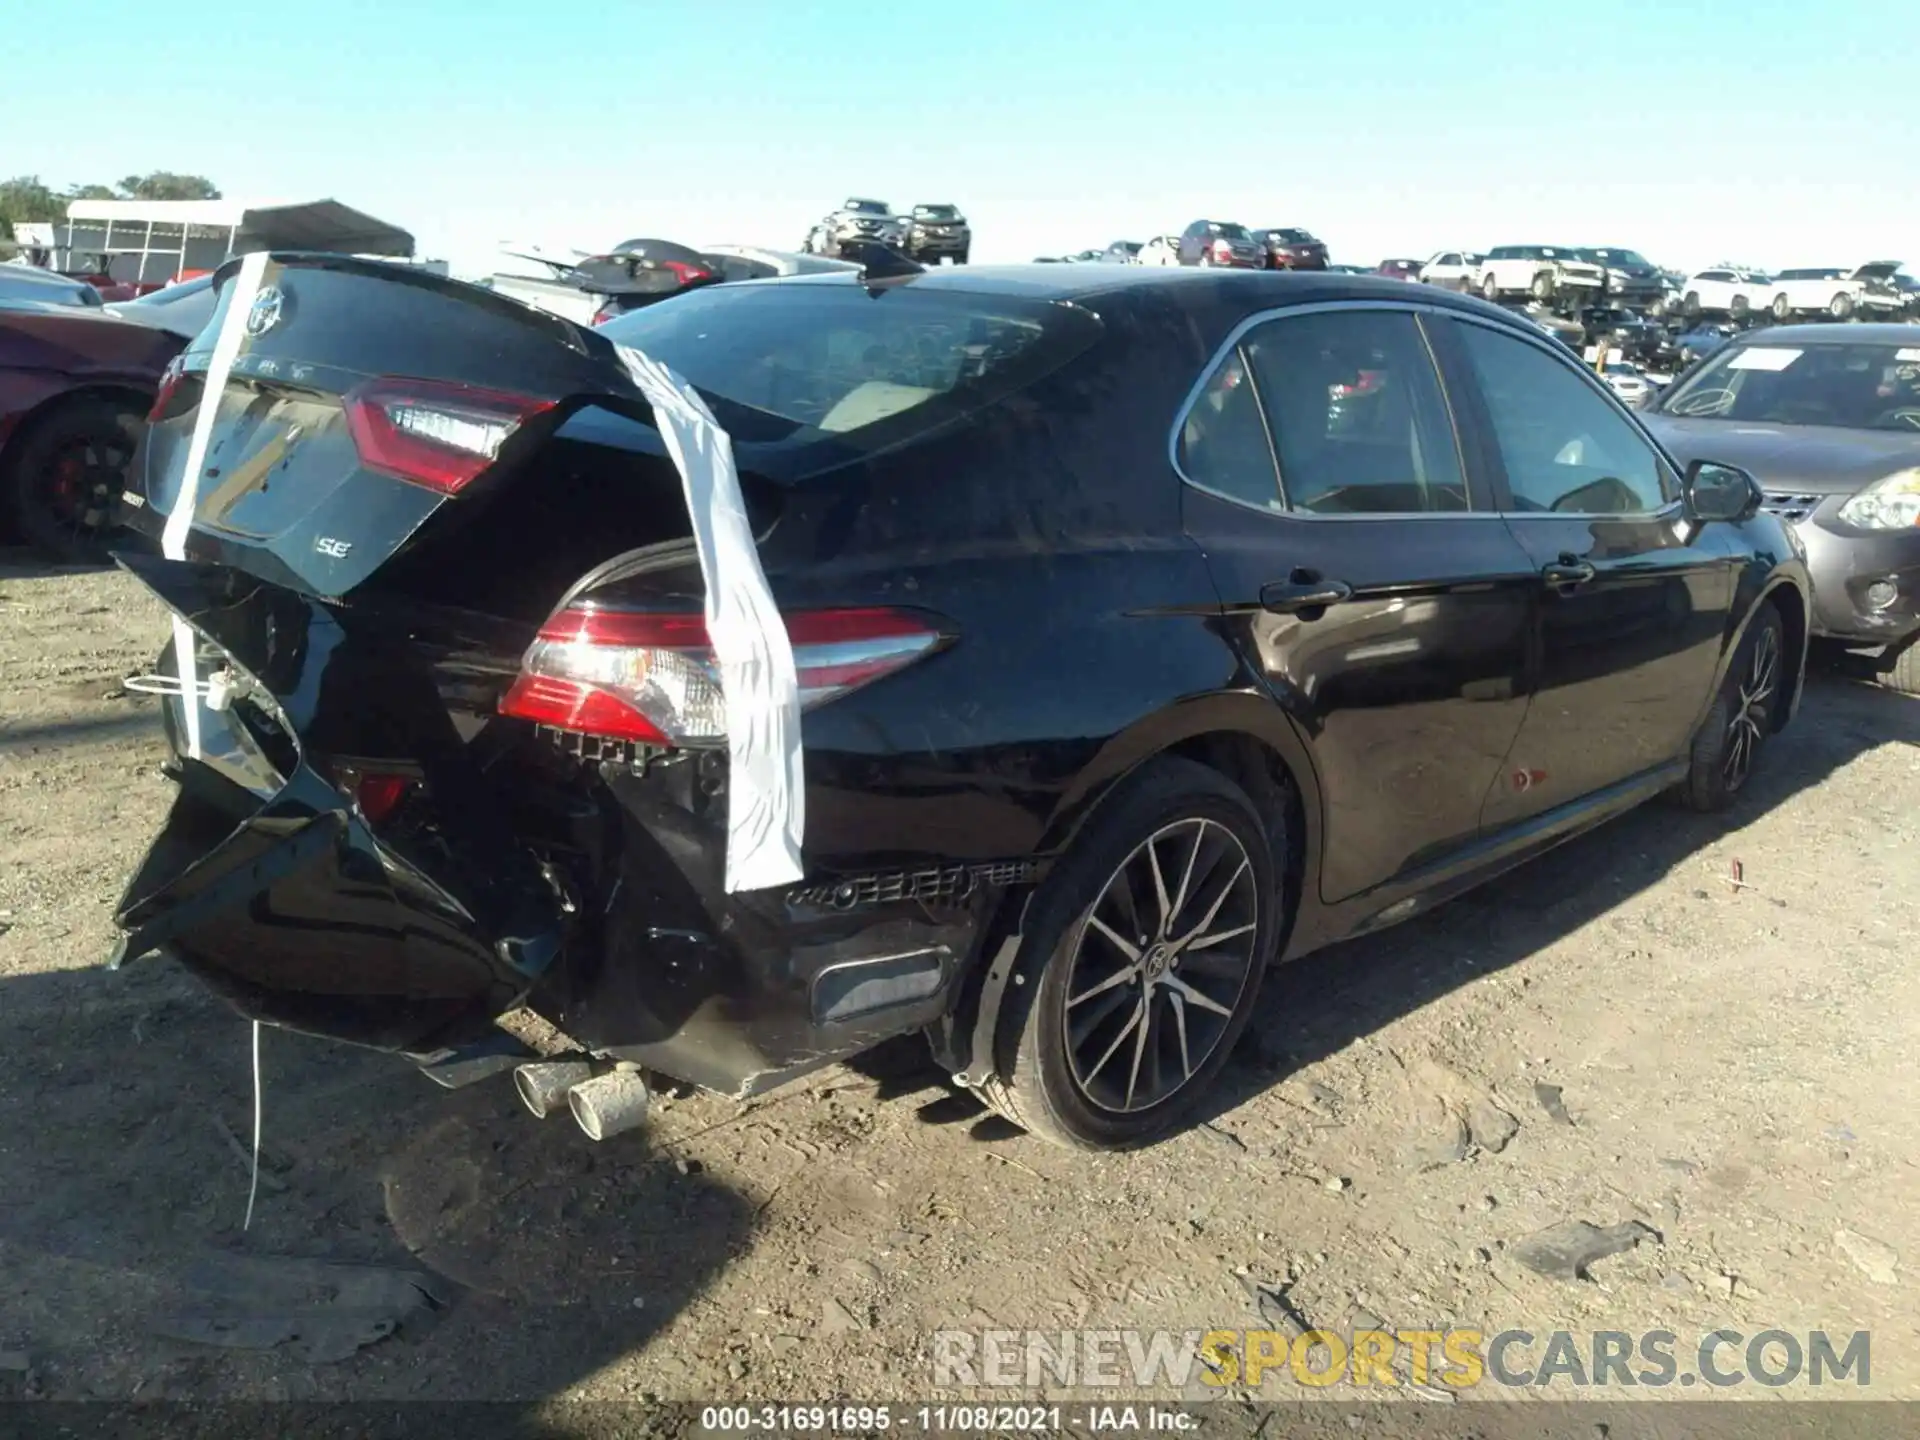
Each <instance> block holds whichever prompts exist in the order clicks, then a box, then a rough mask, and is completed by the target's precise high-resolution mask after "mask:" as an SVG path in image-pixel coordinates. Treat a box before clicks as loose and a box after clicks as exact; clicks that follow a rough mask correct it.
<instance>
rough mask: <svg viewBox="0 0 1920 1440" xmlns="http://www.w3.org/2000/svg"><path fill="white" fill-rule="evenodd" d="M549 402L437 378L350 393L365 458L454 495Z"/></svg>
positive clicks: (352, 423)
mask: <svg viewBox="0 0 1920 1440" xmlns="http://www.w3.org/2000/svg"><path fill="white" fill-rule="evenodd" d="M553 405H554V402H553V401H551V400H538V399H534V398H532V397H531V396H526V395H508V394H505V393H503V392H501V391H498V390H480V389H476V388H474V387H473V386H471V385H454V384H449V383H446V382H444V381H438V380H403V379H395V378H385V379H380V380H371V381H369V382H367V383H366V384H365V385H362V386H361V387H360V388H359V389H358V390H355V391H354V392H353V393H352V394H350V395H348V396H347V398H346V407H347V429H348V431H349V432H350V433H351V434H352V436H353V444H354V448H355V449H356V450H357V451H359V453H360V463H361V464H362V465H364V466H366V467H367V468H368V469H369V470H378V471H381V472H382V473H384V474H388V475H392V476H394V477H395V478H396V479H399V480H405V481H408V482H409V483H411V484H414V485H424V486H425V487H426V488H427V489H429V490H438V491H439V492H440V493H441V494H443V495H457V494H459V492H460V491H461V490H463V489H464V488H466V486H468V485H469V484H471V483H472V482H473V481H474V480H475V479H477V478H478V477H479V476H480V474H481V473H482V472H483V471H485V470H486V469H487V468H488V467H489V466H490V465H492V464H493V462H494V461H495V460H497V459H498V458H499V456H500V447H501V446H502V445H504V444H506V442H507V441H508V440H509V439H510V438H511V437H512V435H513V433H514V432H515V431H516V430H518V429H519V428H520V427H521V426H522V425H524V424H525V423H526V422H527V421H529V420H531V419H533V418H534V417H535V416H536V415H539V414H542V413H543V412H545V411H548V410H551V409H552V408H553Z"/></svg>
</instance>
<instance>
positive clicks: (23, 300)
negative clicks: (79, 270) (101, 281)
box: [0, 262, 106, 310]
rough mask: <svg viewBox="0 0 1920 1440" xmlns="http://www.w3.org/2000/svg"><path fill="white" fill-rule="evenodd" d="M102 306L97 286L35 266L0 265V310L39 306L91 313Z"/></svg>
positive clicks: (10, 263)
mask: <svg viewBox="0 0 1920 1440" xmlns="http://www.w3.org/2000/svg"><path fill="white" fill-rule="evenodd" d="M105 303H106V302H105V301H104V300H102V299H101V298H100V290H99V287H98V286H94V285H89V284H87V282H86V281H84V280H75V279H73V278H72V277H71V276H67V275H56V274H55V273H54V272H53V271H51V270H42V269H41V268H39V267H38V266H37V265H17V264H14V263H12V262H8V263H6V264H0V310H4V309H12V308H16V307H19V306H34V307H38V306H43V305H50V306H54V307H56V308H64V307H74V308H78V309H83V310H94V309H98V308H100V307H101V306H102V305H104V304H105Z"/></svg>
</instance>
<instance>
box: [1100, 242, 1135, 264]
mask: <svg viewBox="0 0 1920 1440" xmlns="http://www.w3.org/2000/svg"><path fill="white" fill-rule="evenodd" d="M1145 248H1146V247H1145V246H1143V245H1142V244H1141V243H1140V242H1139V241H1138V240H1116V241H1114V242H1113V243H1112V244H1111V245H1109V246H1107V248H1106V249H1104V250H1102V251H1101V252H1100V260H1101V263H1102V264H1106V265H1138V264H1140V263H1141V262H1140V252H1141V251H1142V250H1143V249H1145Z"/></svg>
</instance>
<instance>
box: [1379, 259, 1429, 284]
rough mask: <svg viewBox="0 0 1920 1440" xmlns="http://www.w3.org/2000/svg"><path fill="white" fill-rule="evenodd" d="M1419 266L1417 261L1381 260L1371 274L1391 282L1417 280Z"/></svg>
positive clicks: (1419, 263)
mask: <svg viewBox="0 0 1920 1440" xmlns="http://www.w3.org/2000/svg"><path fill="white" fill-rule="evenodd" d="M1420 265H1421V262H1420V261H1418V260H1382V261H1381V262H1380V264H1379V265H1378V266H1377V267H1376V268H1375V269H1374V272H1373V273H1374V274H1376V275H1385V276H1386V277H1387V278H1389V279H1391V280H1418V279H1419V278H1420Z"/></svg>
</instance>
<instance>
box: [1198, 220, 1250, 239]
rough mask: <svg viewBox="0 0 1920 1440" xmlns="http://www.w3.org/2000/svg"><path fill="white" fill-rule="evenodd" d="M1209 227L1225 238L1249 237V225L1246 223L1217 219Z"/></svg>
mask: <svg viewBox="0 0 1920 1440" xmlns="http://www.w3.org/2000/svg"><path fill="white" fill-rule="evenodd" d="M1207 228H1208V229H1209V230H1211V231H1213V233H1214V234H1216V235H1218V236H1219V237H1220V238H1221V239H1223V240H1245V239H1246V238H1247V227H1246V226H1244V225H1235V224H1232V223H1231V222H1222V221H1215V222H1214V223H1213V224H1211V225H1209V226H1208V227H1207Z"/></svg>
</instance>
